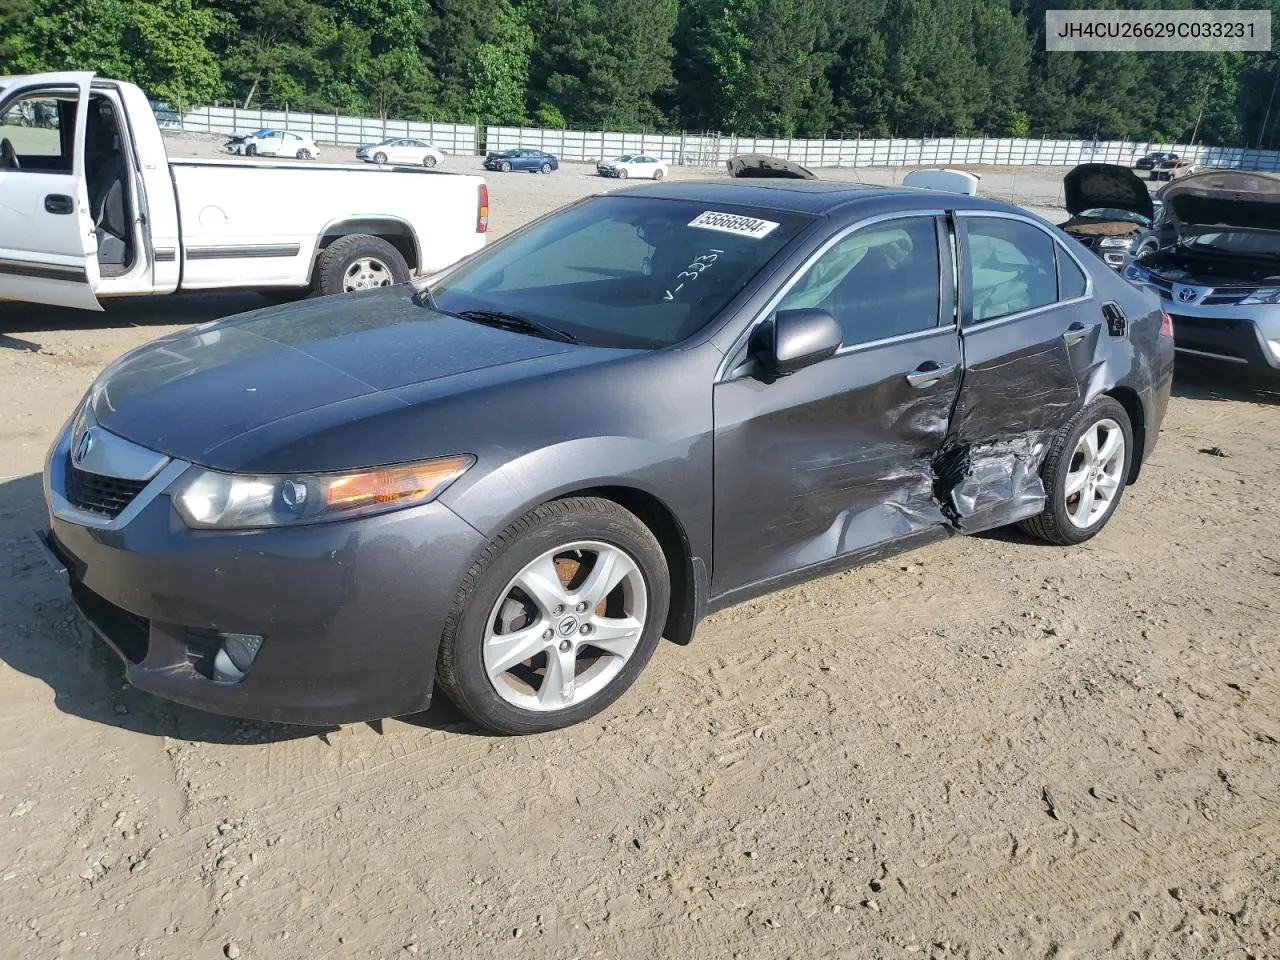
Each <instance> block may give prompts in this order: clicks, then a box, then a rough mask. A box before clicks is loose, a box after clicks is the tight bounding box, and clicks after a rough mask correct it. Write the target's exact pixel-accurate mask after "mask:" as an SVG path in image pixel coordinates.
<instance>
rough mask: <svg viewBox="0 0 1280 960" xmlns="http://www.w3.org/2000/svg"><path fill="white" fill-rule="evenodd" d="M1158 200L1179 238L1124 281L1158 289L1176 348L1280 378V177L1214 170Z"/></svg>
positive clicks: (1179, 183)
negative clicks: (1169, 320)
mask: <svg viewBox="0 0 1280 960" xmlns="http://www.w3.org/2000/svg"><path fill="white" fill-rule="evenodd" d="M1160 199H1161V200H1163V201H1164V205H1165V209H1166V211H1168V212H1167V214H1166V216H1167V218H1168V219H1169V221H1170V222H1171V223H1173V224H1174V225H1175V227H1176V229H1177V231H1178V235H1179V240H1178V242H1177V243H1176V244H1174V245H1173V246H1171V247H1168V248H1166V249H1164V250H1160V251H1157V252H1155V253H1151V254H1148V255H1147V256H1144V257H1142V258H1141V259H1140V260H1135V261H1134V262H1132V263H1130V264H1129V265H1128V266H1127V267H1126V268H1125V270H1124V274H1123V275H1124V277H1125V279H1127V280H1132V281H1133V282H1135V283H1138V284H1144V285H1147V286H1149V287H1151V288H1154V289H1155V290H1156V291H1157V292H1158V293H1159V295H1160V297H1161V299H1162V300H1163V301H1164V302H1165V305H1166V309H1167V310H1168V311H1169V313H1170V315H1171V316H1172V317H1173V328H1174V333H1175V336H1176V342H1177V349H1178V351H1179V352H1180V353H1183V354H1187V355H1189V356H1195V357H1200V358H1204V359H1208V360H1214V361H1218V362H1221V363H1223V364H1232V365H1236V366H1241V367H1248V368H1250V369H1253V370H1256V371H1259V372H1262V373H1264V374H1267V375H1269V376H1277V377H1280V176H1276V175H1274V174H1266V173H1241V172H1239V171H1234V170H1211V171H1207V172H1205V173H1199V174H1196V175H1194V176H1190V177H1185V178H1183V179H1180V180H1176V181H1174V182H1173V183H1171V184H1169V185H1168V186H1166V187H1164V189H1162V190H1161V191H1160Z"/></svg>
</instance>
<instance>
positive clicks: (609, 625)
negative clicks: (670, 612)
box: [586, 617, 644, 658]
mask: <svg viewBox="0 0 1280 960" xmlns="http://www.w3.org/2000/svg"><path fill="white" fill-rule="evenodd" d="M643 631H644V624H643V623H641V622H640V621H639V620H637V619H636V618H635V617H616V618H615V617H595V618H593V619H592V621H591V635H590V636H589V637H588V638H587V640H586V642H587V643H589V644H591V646H593V647H596V648H597V649H599V650H603V651H604V652H605V653H608V654H612V655H613V656H615V657H623V658H626V657H629V656H631V653H632V651H634V650H635V648H636V645H637V644H638V643H639V642H640V634H641V633H642V632H643Z"/></svg>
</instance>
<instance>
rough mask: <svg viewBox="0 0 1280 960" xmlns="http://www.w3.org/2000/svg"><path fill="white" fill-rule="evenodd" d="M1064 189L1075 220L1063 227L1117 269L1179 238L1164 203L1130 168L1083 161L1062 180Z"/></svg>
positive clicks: (1068, 208) (1068, 209) (1062, 226)
mask: <svg viewBox="0 0 1280 960" xmlns="http://www.w3.org/2000/svg"><path fill="white" fill-rule="evenodd" d="M1062 188H1063V197H1064V199H1065V201H1066V207H1067V212H1068V213H1070V214H1071V215H1072V216H1071V219H1070V220H1068V221H1067V222H1066V223H1061V224H1059V226H1060V227H1061V228H1062V229H1063V230H1065V231H1066V232H1067V233H1068V234H1070V235H1071V237H1072V238H1073V239H1075V240H1076V241H1078V242H1079V243H1080V244H1081V245H1082V246H1084V247H1087V248H1088V249H1090V250H1092V251H1093V252H1094V253H1096V254H1097V255H1098V256H1099V257H1100V258H1102V260H1103V261H1104V262H1105V263H1106V264H1107V265H1108V266H1109V267H1112V268H1113V269H1116V270H1122V269H1123V268H1124V266H1125V265H1126V264H1127V263H1128V262H1129V261H1130V260H1132V259H1133V258H1134V257H1137V256H1142V255H1144V254H1147V253H1150V252H1152V251H1153V250H1157V249H1159V248H1160V247H1161V246H1167V245H1168V244H1170V243H1172V242H1173V241H1174V239H1176V234H1175V232H1174V230H1173V227H1172V224H1170V223H1167V222H1165V220H1164V210H1163V204H1158V203H1157V201H1156V200H1154V199H1153V198H1152V196H1151V191H1150V190H1149V189H1148V188H1147V185H1146V183H1144V182H1143V181H1142V180H1141V179H1139V178H1138V176H1137V175H1136V174H1135V173H1134V172H1133V171H1132V170H1131V169H1129V168H1128V167H1122V166H1120V165H1118V164H1114V163H1082V164H1080V165H1079V166H1078V167H1074V168H1073V169H1072V170H1071V171H1070V172H1068V173H1067V175H1066V176H1065V177H1063V178H1062Z"/></svg>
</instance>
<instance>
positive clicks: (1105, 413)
mask: <svg viewBox="0 0 1280 960" xmlns="http://www.w3.org/2000/svg"><path fill="white" fill-rule="evenodd" d="M1133 453H1134V451H1133V427H1132V426H1131V424H1130V423H1129V415H1128V413H1126V412H1125V409H1124V407H1123V406H1121V405H1120V404H1119V403H1118V402H1117V401H1115V400H1113V399H1112V398H1111V397H1099V398H1098V399H1097V400H1095V401H1094V402H1093V403H1091V404H1089V405H1088V406H1087V407H1085V408H1084V409H1083V410H1081V411H1080V412H1079V413H1077V414H1076V415H1075V416H1074V417H1072V419H1071V420H1070V422H1069V423H1067V425H1066V426H1065V427H1063V428H1062V430H1061V431H1060V432H1059V433H1058V435H1057V436H1056V437H1055V438H1054V439H1053V442H1052V443H1051V444H1050V446H1049V454H1048V456H1046V457H1045V461H1044V467H1043V468H1042V470H1041V472H1040V475H1041V477H1042V478H1043V480H1044V487H1045V505H1044V510H1043V511H1042V512H1041V513H1040V514H1038V515H1037V516H1034V517H1032V518H1031V519H1029V520H1024V521H1022V523H1021V524H1020V526H1021V527H1022V529H1023V530H1025V531H1026V532H1027V533H1030V534H1031V535H1032V536H1035V537H1039V538H1040V539H1041V540H1047V541H1048V542H1049V543H1056V544H1059V545H1062V546H1071V545H1073V544H1077V543H1084V541H1086V540H1088V539H1090V538H1091V537H1094V536H1096V535H1097V534H1098V533H1099V531H1101V530H1102V528H1103V527H1105V526H1106V525H1107V521H1108V520H1110V519H1111V515H1112V514H1113V513H1115V511H1116V507H1118V506H1119V505H1120V497H1121V496H1122V495H1123V493H1124V488H1125V484H1126V482H1127V481H1128V478H1129V467H1130V464H1131V462H1132V458H1133Z"/></svg>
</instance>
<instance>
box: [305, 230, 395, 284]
mask: <svg viewBox="0 0 1280 960" xmlns="http://www.w3.org/2000/svg"><path fill="white" fill-rule="evenodd" d="M408 279H409V265H408V264H407V263H405V259H404V257H403V256H402V255H401V254H400V251H399V250H397V249H396V248H395V247H393V246H392V245H391V244H389V243H388V242H387V241H386V240H383V239H382V238H381V237H371V236H369V235H367V234H363V233H355V234H351V235H350V236H346V237H339V238H338V239H337V240H335V241H333V243H331V244H329V246H327V247H325V249H324V252H322V253H321V254H320V259H319V260H317V261H316V270H315V282H314V287H315V291H316V293H318V294H319V295H320V296H322V297H323V296H329V295H330V294H334V293H355V292H357V291H360V290H371V289H373V288H375V287H389V286H391V285H392V284H393V283H404V282H405V281H406V280H408Z"/></svg>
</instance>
